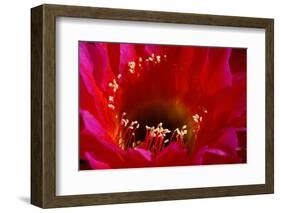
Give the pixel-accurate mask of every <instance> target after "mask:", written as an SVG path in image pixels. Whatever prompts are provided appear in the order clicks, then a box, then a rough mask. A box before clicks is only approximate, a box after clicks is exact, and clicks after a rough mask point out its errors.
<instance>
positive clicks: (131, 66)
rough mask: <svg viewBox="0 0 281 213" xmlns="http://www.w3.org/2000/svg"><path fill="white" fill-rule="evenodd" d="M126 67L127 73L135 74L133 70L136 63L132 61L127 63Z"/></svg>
mask: <svg viewBox="0 0 281 213" xmlns="http://www.w3.org/2000/svg"><path fill="white" fill-rule="evenodd" d="M128 66H129V71H130V73H131V74H134V73H135V68H136V62H134V61H129V62H128Z"/></svg>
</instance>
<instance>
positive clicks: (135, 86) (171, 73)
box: [79, 42, 246, 169]
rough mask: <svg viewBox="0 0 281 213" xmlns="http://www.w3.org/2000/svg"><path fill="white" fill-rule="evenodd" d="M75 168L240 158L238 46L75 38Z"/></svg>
mask: <svg viewBox="0 0 281 213" xmlns="http://www.w3.org/2000/svg"><path fill="white" fill-rule="evenodd" d="M79 60H80V65H79V66H80V67H79V68H80V70H79V74H80V78H79V79H80V169H113V168H137V167H159V166H182V165H206V164H228V163H244V162H246V49H238V48H215V47H210V48H208V47H191V46H168V45H143V44H115V43H98V42H79Z"/></svg>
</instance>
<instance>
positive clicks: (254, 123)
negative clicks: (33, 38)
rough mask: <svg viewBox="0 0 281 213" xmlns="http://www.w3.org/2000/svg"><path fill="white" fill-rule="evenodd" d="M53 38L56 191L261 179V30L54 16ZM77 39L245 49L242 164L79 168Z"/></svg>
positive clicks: (238, 182) (240, 182)
mask: <svg viewBox="0 0 281 213" xmlns="http://www.w3.org/2000/svg"><path fill="white" fill-rule="evenodd" d="M120 28H121V30H120ZM97 32H98V33H97ZM163 35H165V36H163ZM56 36H57V38H56V41H57V50H56V51H57V63H56V71H57V73H56V77H57V88H56V89H57V91H56V94H57V96H56V100H57V102H56V103H57V112H58V113H57V127H56V128H57V137H56V139H57V141H56V144H57V146H56V148H57V149H56V151H57V173H56V174H57V191H56V193H57V195H73V194H90V193H107V192H122V191H143V190H157V189H158V190H160V189H174V188H175V189H176V188H178V189H179V188H196V187H208V186H209V187H210V186H231V185H246V184H262V183H265V169H264V168H265V166H264V163H265V157H264V150H265V147H264V145H265V141H264V137H265V136H264V135H265V123H264V117H265V113H264V112H265V106H264V101H265V95H264V92H265V89H264V88H265V75H264V73H265V60H264V58H265V31H264V30H261V29H249V28H230V27H227V28H226V27H210V26H194V25H189V26H187V25H175V24H163V23H162V24H159V23H142V22H138V24H136V23H132V22H128V21H127V22H124V21H122V22H120V21H108V20H107V21H105V20H88V19H77V18H76V19H73V18H59V19H58V20H57V35H56ZM218 38H220V39H218ZM78 40H82V41H101V40H103V41H114V42H124V41H126V42H133V43H134V42H138V43H140V42H141V43H158V44H164V43H166V44H178V45H179V44H181V45H202V46H222V47H244V48H247V81H248V82H247V98H248V100H247V101H248V102H247V103H248V104H247V164H243V165H239V164H232V165H216V166H214V165H209V166H191V167H188V168H186V167H166V168H165V167H162V168H154V169H150V168H142V169H141V168H139V169H121V170H115V169H113V170H100V171H83V172H78V170H79V168H78V164H77V158H78V156H77V155H75V154H74V153H77V154H78V153H79V151H78V145H79V143H78V133H79V131H78V123H79V122H78V116H77V112H78V111H79V109H78V106H79V104H78V91H79V89H78V75H77V67H78V66H79V65H78V58H79V56H78V51H77V44H78ZM168 57H169V56H168ZM69 94H71V95H69ZM257 94H259V95H258V96H257ZM69 121H71V122H69ZM128 177H133V178H128ZM159 177H161V178H159ZM206 177H208V178H206ZM115 180H118V181H115Z"/></svg>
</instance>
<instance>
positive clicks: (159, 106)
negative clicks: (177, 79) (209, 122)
mask: <svg viewBox="0 0 281 213" xmlns="http://www.w3.org/2000/svg"><path fill="white" fill-rule="evenodd" d="M167 60H168V59H167V55H155V54H152V55H151V56H148V57H146V58H142V57H140V58H138V59H136V60H135V61H129V62H128V67H127V70H126V71H125V72H123V73H122V75H121V74H119V75H118V76H117V78H116V79H113V80H112V81H111V82H109V84H108V86H109V89H110V95H109V96H108V107H109V108H110V109H111V110H113V111H115V112H116V118H117V119H118V120H119V121H120V126H119V129H118V131H117V134H116V140H117V143H118V145H119V146H120V147H121V148H123V149H124V150H127V149H128V148H135V147H142V148H145V149H148V150H151V151H152V152H153V153H157V152H159V151H161V150H162V149H163V148H165V146H167V145H168V144H170V143H174V142H175V143H179V144H180V145H182V146H186V147H188V146H189V145H190V146H192V142H193V141H194V140H195V137H196V136H197V132H198V130H199V128H200V122H201V120H202V117H201V116H200V115H198V114H195V115H192V114H191V113H190V112H188V109H187V107H186V106H183V105H182V104H181V102H180V101H179V100H177V99H176V97H169V100H166V98H165V96H164V97H163V94H169V89H168V87H167V86H166V87H164V88H166V89H168V90H167V91H162V90H161V89H155V88H162V87H161V85H159V86H158V85H156V84H157V83H158V84H159V83H160V84H162V82H161V81H159V79H161V70H163V69H168V68H169V67H168V66H170V65H169V64H167ZM171 66H172V65H171ZM165 74H166V75H169V72H168V73H165ZM165 79H166V80H168V81H169V80H170V79H172V76H165ZM147 82H150V84H149V83H147ZM120 87H121V88H122V92H123V94H122V95H123V96H122V97H123V98H122V100H123V101H124V103H125V104H124V103H122V102H121V103H120V104H121V105H120V104H119V105H117V104H116V101H115V100H116V99H117V94H119V88H120ZM143 87H145V88H146V89H147V90H146V91H150V92H148V93H147V92H144V91H143ZM162 89H163V88H162ZM132 90H133V91H134V92H130V91H132ZM126 91H127V92H128V91H129V92H128V93H126ZM150 93H152V94H153V95H151V94H150ZM170 96H171V95H170ZM159 97H160V98H159ZM158 98H159V100H158ZM128 103H130V104H128ZM124 106H125V107H124ZM118 112H119V113H118ZM120 112H123V113H122V114H121V115H120Z"/></svg>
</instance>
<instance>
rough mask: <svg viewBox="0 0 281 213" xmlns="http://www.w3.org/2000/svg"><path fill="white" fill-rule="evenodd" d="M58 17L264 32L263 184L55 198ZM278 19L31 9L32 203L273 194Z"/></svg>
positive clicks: (52, 204) (55, 204)
mask: <svg viewBox="0 0 281 213" xmlns="http://www.w3.org/2000/svg"><path fill="white" fill-rule="evenodd" d="M56 17H77V18H94V19H110V20H126V21H144V22H159V23H160V22H162V23H178V24H195V25H209V26H229V27H247V28H261V29H265V34H266V38H265V39H266V41H265V44H266V53H265V55H266V58H265V61H266V73H265V75H266V119H265V124H266V137H265V141H266V149H265V154H266V155H265V156H266V168H265V171H266V172H265V174H266V176H265V184H258V185H243V186H221V187H208V188H193V189H171V190H158V191H140V192H122V193H104V194H89V195H69V196H57V195H56V66H55V65H56V55H55V54H56V40H55V38H56ZM273 30H274V20H273V19H264V18H248V17H233V16H217V15H199V14H185V13H170V12H155V11H140V10H125V9H109V8H93V7H78V6H63V5H41V6H38V7H35V8H32V9H31V203H32V204H34V205H36V206H39V207H42V208H52V207H66V206H83V205H98V204H114V203H131V202H146V201H162V200H178V199H190V198H206V197H218V196H236V195H252V194H266V193H273V191H274V148H273V146H274V142H273V141H274V138H273V137H274V80H273V79H274V71H273V70H274V31H273Z"/></svg>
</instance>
